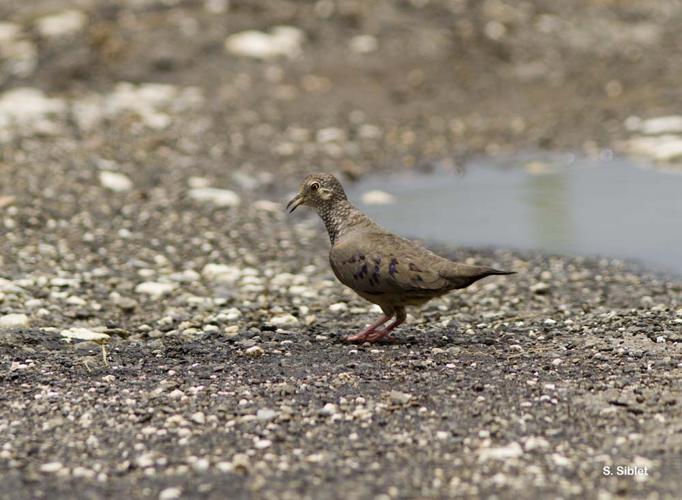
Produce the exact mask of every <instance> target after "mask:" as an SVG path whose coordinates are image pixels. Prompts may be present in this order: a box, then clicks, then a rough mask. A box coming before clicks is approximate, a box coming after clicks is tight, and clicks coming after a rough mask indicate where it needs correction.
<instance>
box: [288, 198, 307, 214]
mask: <svg viewBox="0 0 682 500" xmlns="http://www.w3.org/2000/svg"><path fill="white" fill-rule="evenodd" d="M302 203H303V196H301V194H300V193H299V194H297V195H296V196H294V197H293V198H292V199H291V201H289V203H287V209H288V210H289V213H293V211H294V210H296V207H298V206H299V205H300V204H302Z"/></svg>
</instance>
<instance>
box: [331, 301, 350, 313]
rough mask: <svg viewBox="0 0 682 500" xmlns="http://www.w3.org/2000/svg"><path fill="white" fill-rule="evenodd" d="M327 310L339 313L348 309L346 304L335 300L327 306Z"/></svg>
mask: <svg viewBox="0 0 682 500" xmlns="http://www.w3.org/2000/svg"><path fill="white" fill-rule="evenodd" d="M329 310H330V311H331V312H333V313H341V312H345V311H347V310H348V305H347V304H346V303H345V302H337V303H336V304H332V305H330V306H329Z"/></svg>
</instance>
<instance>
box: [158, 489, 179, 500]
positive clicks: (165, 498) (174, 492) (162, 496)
mask: <svg viewBox="0 0 682 500" xmlns="http://www.w3.org/2000/svg"><path fill="white" fill-rule="evenodd" d="M180 495H182V488H176V487H171V488H166V489H165V490H163V491H161V493H159V500H175V499H176V498H180Z"/></svg>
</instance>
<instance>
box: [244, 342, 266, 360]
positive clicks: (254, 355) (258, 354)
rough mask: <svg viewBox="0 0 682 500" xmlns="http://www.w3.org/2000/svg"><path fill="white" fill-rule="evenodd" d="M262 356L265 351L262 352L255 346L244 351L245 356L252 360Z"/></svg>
mask: <svg viewBox="0 0 682 500" xmlns="http://www.w3.org/2000/svg"><path fill="white" fill-rule="evenodd" d="M263 354H265V351H264V350H263V349H262V348H261V347H258V346H257V345H255V346H253V347H249V348H248V349H247V350H246V355H247V356H250V357H252V358H259V357H261V356H262V355H263Z"/></svg>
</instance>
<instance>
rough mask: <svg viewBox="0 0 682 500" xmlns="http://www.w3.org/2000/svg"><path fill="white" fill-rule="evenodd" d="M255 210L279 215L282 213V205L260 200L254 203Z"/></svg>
mask: <svg viewBox="0 0 682 500" xmlns="http://www.w3.org/2000/svg"><path fill="white" fill-rule="evenodd" d="M253 208H255V209H256V210H262V211H263V212H271V213H277V212H281V211H282V205H281V204H279V203H275V202H274V201H270V200H258V201H255V202H254V203H253Z"/></svg>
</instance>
